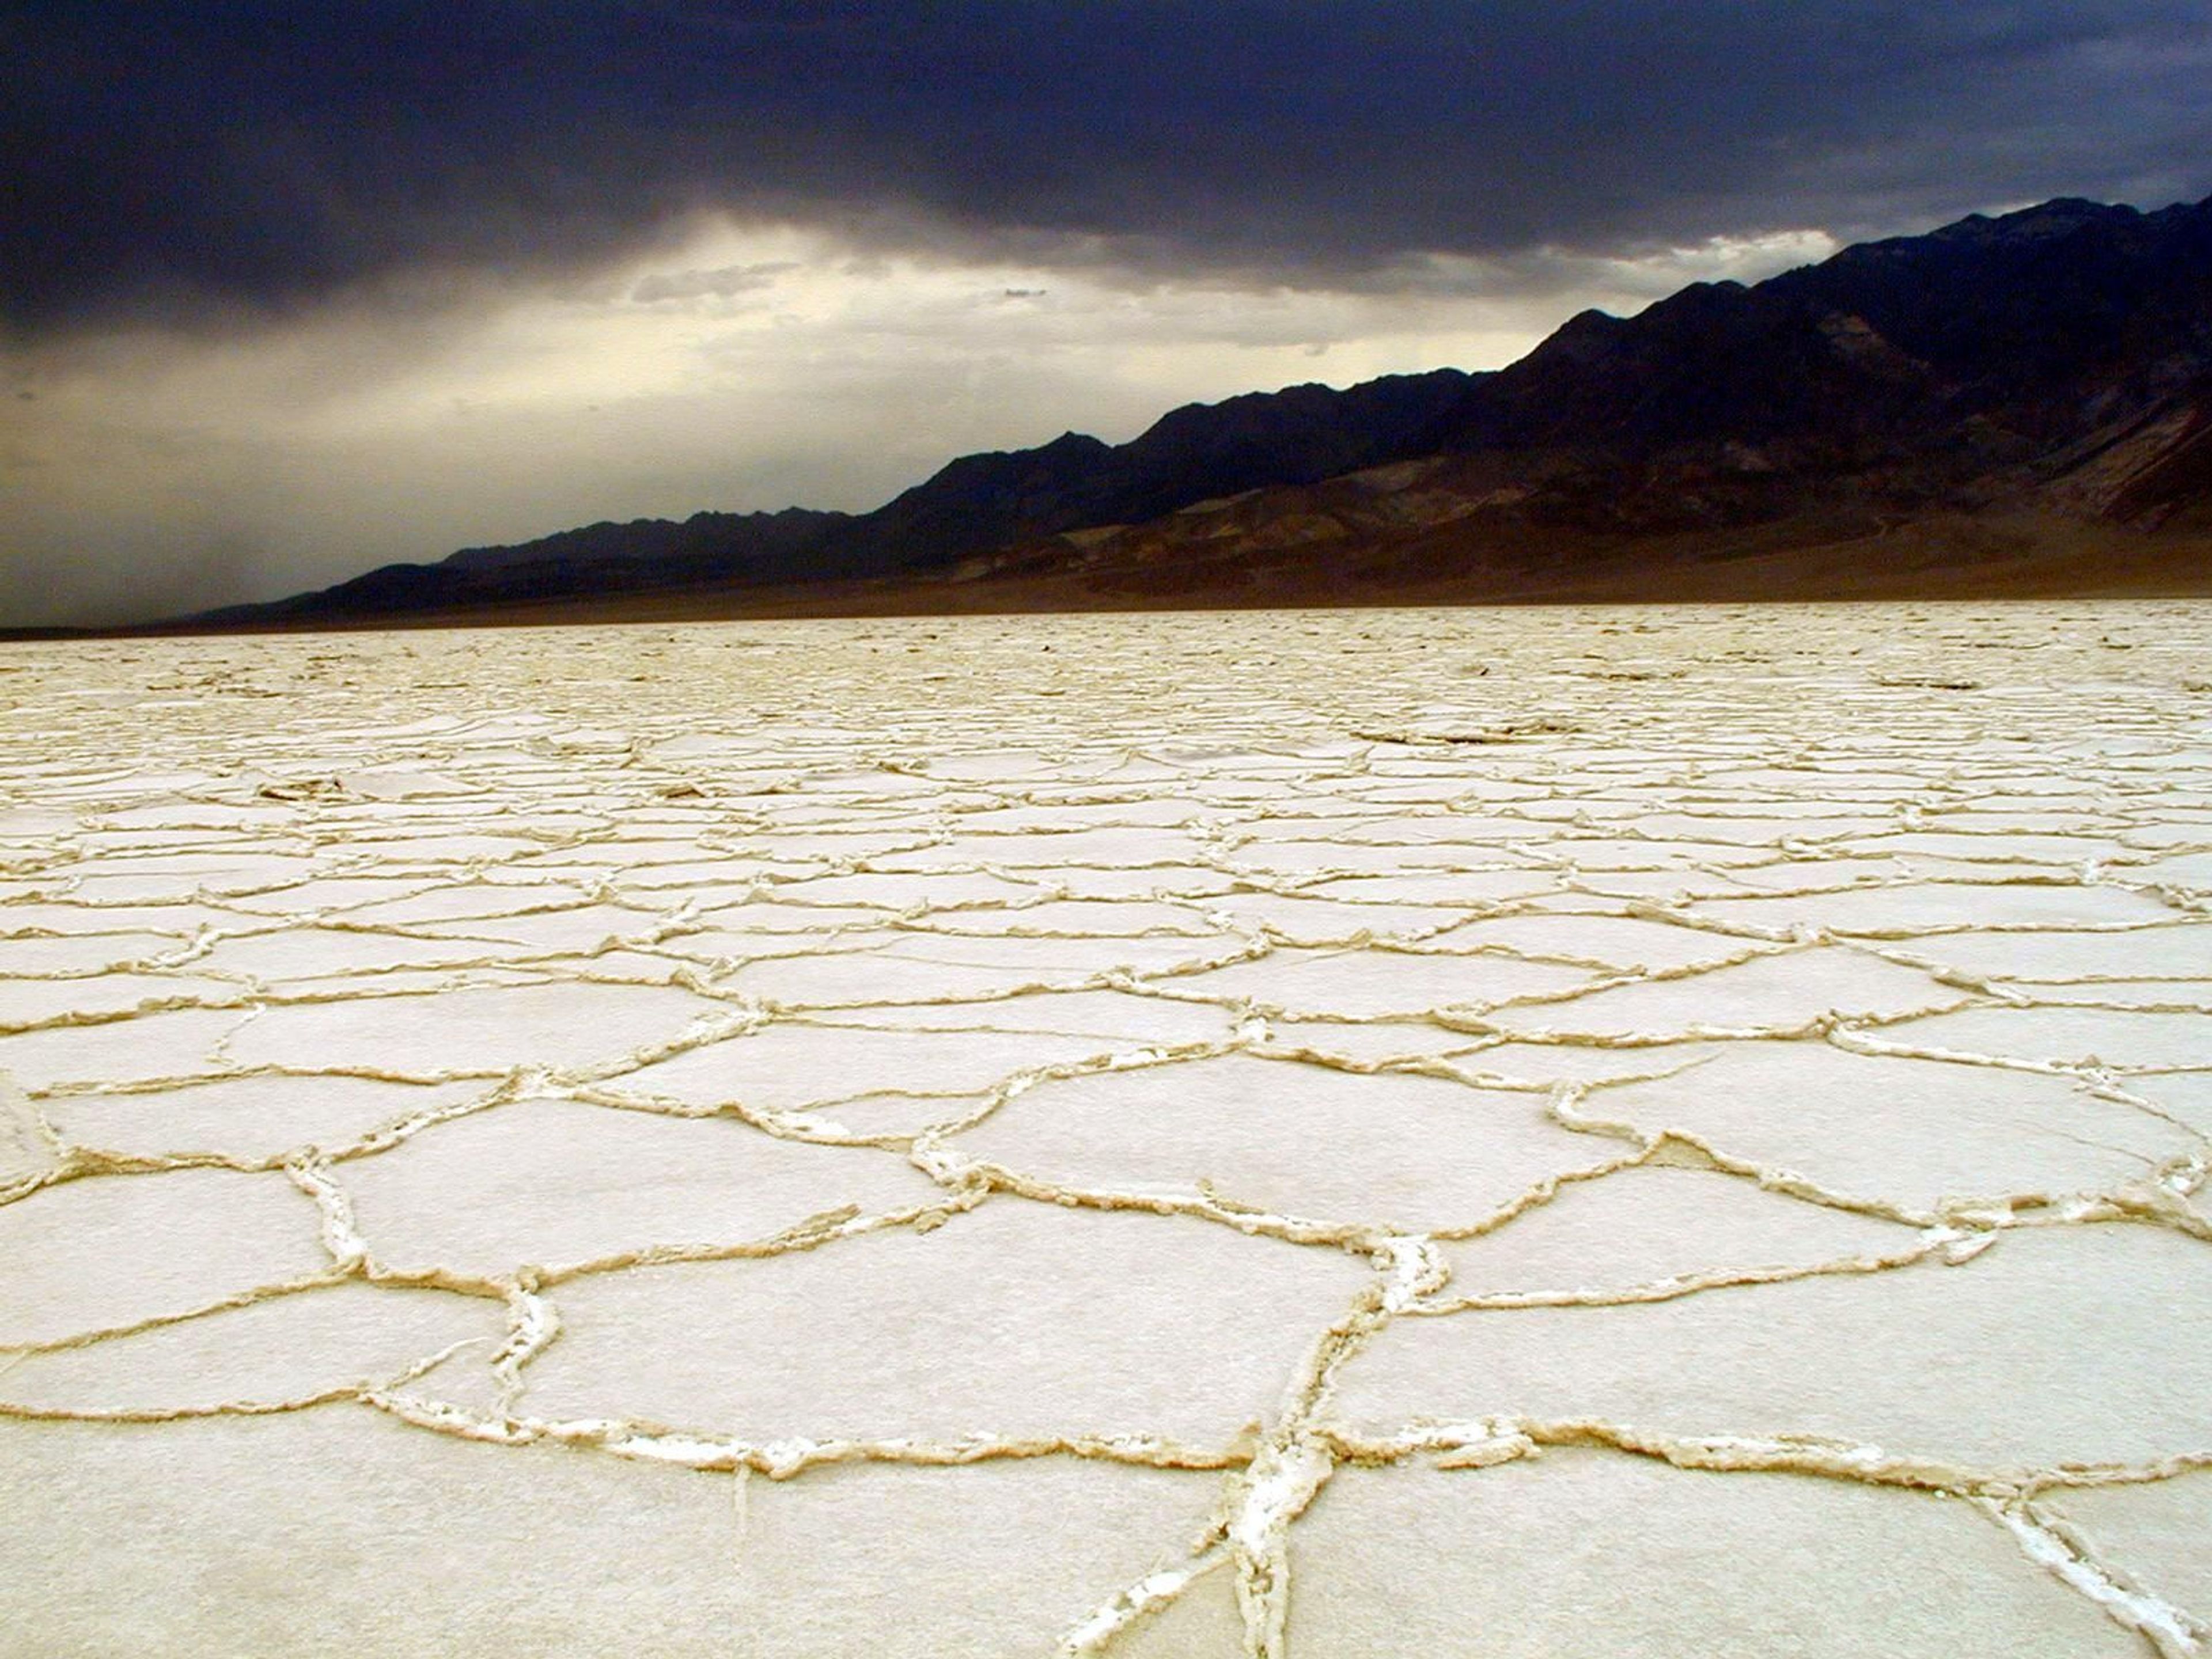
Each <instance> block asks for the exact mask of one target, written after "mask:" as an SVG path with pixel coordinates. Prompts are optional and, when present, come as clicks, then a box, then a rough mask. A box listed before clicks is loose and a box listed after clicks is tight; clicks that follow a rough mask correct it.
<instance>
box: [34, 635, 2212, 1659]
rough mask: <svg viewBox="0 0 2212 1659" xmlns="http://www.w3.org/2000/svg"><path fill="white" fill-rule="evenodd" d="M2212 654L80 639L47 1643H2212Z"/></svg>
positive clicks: (57, 676) (56, 913) (63, 841)
mask: <svg viewBox="0 0 2212 1659" xmlns="http://www.w3.org/2000/svg"><path fill="white" fill-rule="evenodd" d="M1047 647H1049V649H1048V648H1047ZM2207 660H2212V607H2207V606H2203V605H2187V604H2112V605H2069V606H2057V605H2051V606H2037V605H2000V606H1971V605H1942V606H1923V607H1909V606H1908V607H1887V608H1865V609H1856V608H1846V607H1835V608H1823V607H1798V608H1792V609H1790V610H1789V611H1767V610H1760V609H1758V608H1753V607H1745V608H1711V609H1703V610H1694V611H1692V610H1683V611H1665V610H1660V611H1638V610H1619V611H1498V612H1480V611H1455V612H1441V611H1439V612H1420V611H1402V612H1365V613H1358V614H1350V615H1341V616H1339V615H1328V614H1319V613H1310V614H1275V615H1262V616H1231V617H1142V618H1137V617H1132V618H1111V617H1092V618H1067V617H1061V618H1037V619H1024V620H1003V621H1001V620H982V621H945V620H934V621H933V620H916V621H895V622H870V623H777V624H768V623H758V624H752V623H732V624H722V625H710V626H698V627H690V628H666V627H661V628H624V629H600V630H593V631H588V632H585V631H570V630H514V631H509V632H498V633H481V634H458V633H457V634H417V635H392V636H377V635H347V636H325V637H309V636H302V637H300V638H295V639H285V640H251V641H246V640H240V641H137V642H127V643H125V642H118V643H71V644H42V645H37V646H21V647H5V648H0V1517H4V1521H0V1656H5V1659H16V1656H18V1655H21V1656H26V1659H27V1656H32V1655H38V1656H45V1655H50V1654H85V1655H93V1654H98V1655H111V1654H112V1655H122V1654H137V1653H148V1652H160V1653H164V1654H175V1655H187V1656H197V1655H210V1656H213V1655H224V1656H229V1655H252V1656H262V1655H283V1656H290V1655H301V1656H306V1655H311V1654H312V1655H318V1656H319V1655H324V1654H328V1653H332V1652H374V1653H388V1654H394V1655H416V1654H420V1655H424V1656H428V1655H466V1656H475V1655H494V1654H497V1655H509V1654H512V1655H518V1656H537V1655H542V1656H563V1659H565V1656H571V1655H573V1656H578V1659H583V1656H593V1659H596V1656H601V1655H611V1654H623V1655H629V1654H635V1655H641V1656H642V1655H649V1654H651V1655H658V1654H668V1655H678V1654H691V1653H698V1654H707V1653H715V1654H738V1655H742V1656H746V1659H817V1656H831V1655H837V1656H842V1655H846V1654H854V1653H868V1654H881V1655H887V1656H902V1659H907V1656H910V1659H939V1656H942V1659H951V1656H961V1659H969V1656H983V1655H991V1656H996V1655H1001V1654H1004V1655H1019V1654H1035V1655H1037V1656H1040V1659H1044V1656H1053V1655H1059V1656H1063V1659H1064V1656H1071V1655H1075V1654H1084V1653H1108V1654H1112V1655H1124V1656H1133V1659H1168V1656H1173V1659H1190V1656H1213V1655H1218V1656H1223V1659H1231V1656H1243V1659H1284V1656H1288V1655H1292V1654H1297V1655H1302V1656H1307V1659H1369V1656H1374V1659H1382V1656H1396V1655H1401V1654H1408V1653H1424V1654H1431V1653H1432V1654H1437V1655H1439V1656H1449V1655H1456V1654H1462V1653H1463V1654H1467V1655H1469V1656H1473V1655H1475V1654H1515V1653H1525V1654H1528V1655H1530V1656H1532V1659H1534V1656H1544V1659H1552V1656H1566V1659H1577V1656H1591V1659H1596V1656H1607V1659H1611V1656H1614V1655H1630V1654H1632V1655H1636V1656H1639V1659H1692V1656H1705V1655H1708V1654H1736V1653H1754V1652H1755V1653H1794V1654H1803V1655H1826V1654H1834V1655H1837V1656H1838V1659H1841V1656H1848V1655H1857V1654H1862V1653H1869V1652H1881V1653H1895V1654H1899V1655H1916V1656H1917V1655H1926V1656H1929V1659H1935V1656H1939V1655H1940V1656H1945V1659H1952V1656H1965V1655H1977V1654H1989V1655H1991V1656H1996V1655H1999V1654H2003V1655H2015V1654H2022V1653H2033V1654H2036V1655H2038V1656H2054V1659H2065V1656H2075V1655H2080V1656H2085V1659H2087V1656H2103V1655H2106V1654H2111V1655H2115V1656H2117V1655H2121V1654H2127V1653H2155V1654H2159V1655H2163V1656H2165V1659H2190V1656H2203V1655H2207V1654H2212V1579H2208V1577H2207V1574H2206V1562H2207V1561H2208V1560H2209V1559H2212V1552H2208V1550H2207V1548H2206V1547H2205V1539H2206V1535H2207V1530H2206V1529H2207V1528H2208V1526H2212V1508H2209V1507H2208V1501H2207V1492H2208V1491H2212V1486H2208V1483H2212V1405H2208V1403H2207V1402H2208V1401H2212V1346H2208V1345H2207V1342H2206V1340H2205V1336H2204V1332H2205V1331H2206V1329H2207V1328H2208V1327H2212V1272H2208V1267H2212V1256H2208V1255H2207V1250H2208V1248H2212V1204H2208V1194H2207V1192H2206V1190H2205V1186H2206V1180H2207V1171H2208V1159H2212V1147H2209V1146H2208V1143H2207V1139H2206V1131H2207V1130H2208V1129H2209V1128H2212V1037H2208V1035H2207V1034H2208V1032H2212V1007H2208V1005H2207V995H2208V987H2212V692H2208V690H2206V689H2205V687H2206V680H2205V678H2204V670H2203V664H2204V663H2205V662H2206V661H2207ZM1478 669H1479V670H1480V672H1475V671H1474V670H1478ZM1968 685H1972V687H1973V688H1975V689H1972V690H1967V689H1963V688H1965V687H1966V686H1968Z"/></svg>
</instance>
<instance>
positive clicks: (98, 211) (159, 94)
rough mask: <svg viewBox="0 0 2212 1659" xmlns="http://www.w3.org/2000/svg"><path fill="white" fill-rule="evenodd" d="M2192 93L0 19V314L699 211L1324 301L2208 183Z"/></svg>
mask: <svg viewBox="0 0 2212 1659" xmlns="http://www.w3.org/2000/svg"><path fill="white" fill-rule="evenodd" d="M2208 84H2212V20H2208V16H2207V13H2206V10H2205V8H2204V7H2203V4H2202V3H2201V0H2185V3H2169V0H2133V3H2119V0H2105V3H2098V0H2075V3H2043V4H2020V5H1993V4H1984V3H1974V0H1961V3H1947V4H1944V5H1941V6H1934V7H1929V6H1924V5H1919V4H1901V3H1887V0H1883V3H1869V0H1842V3H1832V4H1819V5H1798V4H1785V3H1778V0H1668V3H1662V0H1645V3H1635V4H1631V3H1623V0H1549V3H1545V4H1541V5H1537V4H1530V3H1525V0H1511V3H1486V0H1473V3H1455V4H1453V3H1437V0H1401V3H1390V4H1373V3H1365V0H1277V3H1258V0H998V3H987V0H930V3H927V4H920V3H914V0H902V3H895V4H894V3H882V0H857V3H836V0H788V3H780V0H760V3H721V0H347V3H343V4H300V3H297V0H112V3H102V0H15V3H5V0H0V169H4V175H5V177H6V178H7V179H8V180H9V189H8V190H7V191H5V192H0V247H4V249H5V257H4V258H0V321H4V323H5V324H6V325H9V327H11V328H12V329H13V330H15V331H17V333H18V335H19V337H20V336H21V335H23V334H32V333H40V332H45V331H51V330H54V329H58V328H66V327H68V326H70V325H73V324H77V323H82V322H88V321H93V322H96V321H101V320H107V319H113V318H114V317H116V316H118V315H130V314H139V315H150V316H152V317H154V318H156V319H161V320H163V321H171V322H173V321H177V320H180V319H192V318H195V317H201V318H204V317H207V316H210V315H213V316H216V317H222V316H224V315H227V314H228V313H230V312H231V311H233V310H234V309H240V308H243V309H246V310H250V311H253V312H257V313H269V312H271V311H283V310H285V309H287V308H291V307H298V306H301V305H305V304H312V303H314V302H316V301H321V300H323V299H325V298H327V297H329V296H331V295H333V294H336V293H339V292H343V291H346V290H349V289H362V288H365V287H374V285H375V284H376V283H379V282H381V281H386V280H388V279H392V278H394V277H406V278H408V279H410V281H411V282H415V283H418V284H419V283H421V282H422V281H424V280H431V281H435V280H436V279H438V278H439V277H440V276H441V274H449V275H450V276H452V278H453V280H454V282H455V283H456V284H457V285H463V286H465V285H466V284H471V283H483V282H484V281H487V280H489V281H493V282H498V281H502V280H533V279H536V278H538V277H541V276H544V275H546V274H548V273H552V272H557V271H562V270H583V269H586V268H588V267H589V266H590V265H591V264H593V263H594V262H597V261H601V260H604V259H605V258H608V257H609V256H611V255H612V254H615V253H617V252H624V251H628V250H630V249H632V248H635V247H639V246H644V245H646V244H648V243H651V242H653V241H654V240H656V239H658V238H660V237H662V236H664V235H666V234H670V233H671V231H672V230H673V229H674V228H676V227H678V225H680V224H681V223H682V222H684V220H685V219H686V217H687V216H690V215H694V214H696V213H699V212H702V211H708V210H725V211H731V212H735V213H738V214H741V215H760V216H785V217H791V218H796V219H800V220H805V221H810V222H817V223H826V224H829V225H831V226H834V227H836V228H841V229H842V230H843V231H845V232H847V233H848V234H850V235H851V236H852V237H853V238H854V240H856V241H858V242H860V244H862V245H863V246H866V245H871V244H872V245H874V246H878V247H897V246H905V247H908V248H912V247H917V246H921V247H928V246H936V247H939V248H942V249H944V250H945V251H947V252H975V251H977V250H978V249H990V250H992V251H994V252H1018V253H1020V254H1023V255H1024V256H1026V257H1030V258H1043V259H1045V260H1047V261H1048V262H1049V261H1054V260H1056V261H1060V262H1065V263H1089V264H1093V265H1099V264H1105V265H1117V264H1127V265H1130V266H1133V267H1136V268H1140V269H1141V268H1150V269H1152V270H1166V271H1176V272H1182V273H1188V272H1194V271H1206V272H1212V273H1217V274H1227V275H1231V276H1237V275H1239V274H1242V275H1246V276H1255V277H1258V278H1263V279H1265V280H1270V281H1285V280H1287V281H1308V280H1328V281H1336V282H1343V283H1359V282H1362V281H1371V280H1374V279H1375V277H1376V273H1377V272H1379V271H1383V270H1388V269H1389V267H1390V266H1391V265H1392V264H1394V263H1396V262H1400V261H1401V260H1402V259H1403V258H1404V256H1406V255H1407V254H1408V253H1413V252H1453V253H1462V254H1478V255H1490V256H1510V255H1513V254H1515V253H1516V252H1522V251H1525V250H1528V249H1532V248H1537V247H1556V248H1564V249H1567V250H1585V251H1588V250H1605V249H1617V248H1622V247H1628V246H1650V245H1653V244H1662V243H1664V242H1666V241H1668V240H1695V239H1698V238H1700V237H1704V236H1707V235H1712V234H1726V233H1735V232H1743V231H1752V230H1757V229H1761V228H1773V227H1778V226H1785V225H1790V224H1820V225H1823V226H1826V227H1827V228H1831V229H1835V230H1838V231H1840V232H1843V233H1845V234H1850V233H1854V232H1859V231H1865V230H1889V229H1895V228H1902V227H1904V226H1906V225H1910V224H1916V223H1920V222H1928V221H1930V220H1933V219H1935V218H1939V217H1942V216H1948V215H1950V214H1952V213H1955V212H1959V211H1964V210H1968V209H1972V208H1978V207H1987V206H1991V205H1997V204H2005V203H2008V202H2015V201H2022V200H2028V199H2037V198H2040V197H2047V196H2050V195H2053V194H2058V193H2079V194H2086V195H2092V196H2100V197H2107V198H2111V197H2122V198H2136V199H2143V200H2147V201H2151V200H2164V199H2171V198H2172V197H2180V196H2189V195H2194V194H2198V193H2201V192H2202V191H2203V189H2204V188H2205V187H2206V184H2207V180H2206V179H2205V176H2204V175H2205V173H2206V170H2207V169H2206V164H2205V163H2204V162H2203V159H2202V158H2203V156H2204V155H2207V154H2212V119H2208V114H2207V106H2208V100H2207V99H2206V97H2205V94H2204V92H2203V88H2204V87H2205V86H2206V85H2208ZM724 274H725V275H726V274H727V273H724ZM706 275H708V276H711V275H713V273H706ZM704 291H705V290H702V292H704Z"/></svg>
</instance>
